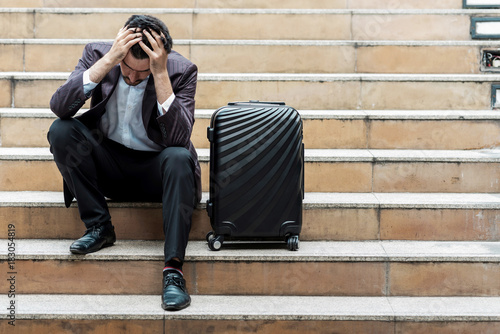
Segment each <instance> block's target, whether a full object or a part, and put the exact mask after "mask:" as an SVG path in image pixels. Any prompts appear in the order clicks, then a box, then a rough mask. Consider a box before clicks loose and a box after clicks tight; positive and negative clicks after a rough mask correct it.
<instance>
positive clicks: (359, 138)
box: [303, 119, 367, 149]
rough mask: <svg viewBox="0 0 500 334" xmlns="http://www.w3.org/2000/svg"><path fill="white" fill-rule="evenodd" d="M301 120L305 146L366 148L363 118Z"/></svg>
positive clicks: (365, 131)
mask: <svg viewBox="0 0 500 334" xmlns="http://www.w3.org/2000/svg"><path fill="white" fill-rule="evenodd" d="M303 122H304V123H303V127H304V144H305V146H306V147H307V148H330V149H338V148H366V133H367V123H366V122H365V121H364V120H337V119H324V120H317V119H316V120H311V119H304V121H303Z"/></svg>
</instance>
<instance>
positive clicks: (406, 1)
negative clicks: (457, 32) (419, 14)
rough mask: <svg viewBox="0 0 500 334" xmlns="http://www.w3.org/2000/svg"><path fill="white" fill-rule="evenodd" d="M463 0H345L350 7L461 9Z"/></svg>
mask: <svg viewBox="0 0 500 334" xmlns="http://www.w3.org/2000/svg"><path fill="white" fill-rule="evenodd" d="M462 1H463V0H439V1H435V0H389V1H388V0H347V3H348V8H351V9H393V10H394V9H462Z"/></svg>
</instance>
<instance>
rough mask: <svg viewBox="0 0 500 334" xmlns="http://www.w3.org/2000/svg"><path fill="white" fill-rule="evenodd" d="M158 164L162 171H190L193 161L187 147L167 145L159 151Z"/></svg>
mask: <svg viewBox="0 0 500 334" xmlns="http://www.w3.org/2000/svg"><path fill="white" fill-rule="evenodd" d="M160 164H161V168H162V170H163V171H166V170H178V171H190V172H192V169H193V166H194V161H193V157H192V155H191V152H189V150H188V149H186V148H184V147H167V148H166V149H164V150H163V151H161V153H160Z"/></svg>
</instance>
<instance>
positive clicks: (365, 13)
mask: <svg viewBox="0 0 500 334" xmlns="http://www.w3.org/2000/svg"><path fill="white" fill-rule="evenodd" d="M85 7H87V6H85ZM136 12H137V10H136V9H134V8H0V18H1V20H0V22H2V23H4V25H0V28H1V29H2V31H4V32H5V33H4V37H5V38H114V37H115V34H116V30H117V27H121V26H123V24H124V22H125V21H126V20H127V19H128V18H129V17H130V16H131V15H132V14H136ZM141 12H142V13H143V14H151V15H155V16H158V17H159V18H160V19H162V20H163V21H165V22H168V23H169V28H170V31H171V33H172V36H174V37H175V38H192V39H210V38H215V39H315V38H318V37H319V38H322V39H340V40H346V39H347V40H348V39H355V40H365V39H383V40H470V38H471V37H470V31H469V29H470V19H471V16H477V15H492V14H493V15H494V14H498V13H499V11H498V10H482V9H474V10H472V9H466V10H464V9H430V10H425V9H389V10H387V9H247V8H245V9H241V8H236V9H233V8H223V9H214V8H194V9H193V8H151V9H143V10H141ZM220 22H224V23H225V24H224V25H221V24H220ZM228 26H230V27H231V29H225V27H228ZM7 28H9V29H7Z"/></svg>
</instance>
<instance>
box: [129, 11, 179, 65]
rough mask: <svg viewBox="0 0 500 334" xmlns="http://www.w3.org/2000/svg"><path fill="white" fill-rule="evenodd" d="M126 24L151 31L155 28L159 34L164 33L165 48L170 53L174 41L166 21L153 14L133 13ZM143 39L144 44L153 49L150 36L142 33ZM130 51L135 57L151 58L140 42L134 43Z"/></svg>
mask: <svg viewBox="0 0 500 334" xmlns="http://www.w3.org/2000/svg"><path fill="white" fill-rule="evenodd" d="M124 26H125V27H126V26H128V27H129V28H140V29H142V30H147V31H148V32H149V33H151V30H154V31H155V32H157V33H158V34H159V35H161V33H163V35H164V36H165V38H162V41H163V47H164V48H165V50H167V52H168V53H170V51H171V50H172V45H173V41H172V37H171V36H170V33H169V31H168V28H167V26H166V25H165V23H163V22H162V21H161V20H159V19H157V18H156V17H154V16H151V15H132V16H131V17H130V18H129V19H128V20H127V22H125V25H124ZM142 41H143V42H144V44H146V46H147V47H148V48H150V49H152V47H151V44H150V43H149V40H148V38H147V37H146V35H144V34H142ZM130 52H132V55H133V56H134V58H137V59H146V58H149V56H148V54H147V53H146V52H144V50H143V49H142V48H141V46H140V45H139V43H137V44H134V45H133V46H132V47H131V48H130Z"/></svg>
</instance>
